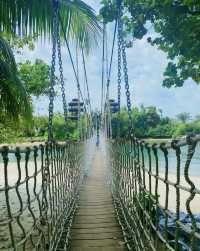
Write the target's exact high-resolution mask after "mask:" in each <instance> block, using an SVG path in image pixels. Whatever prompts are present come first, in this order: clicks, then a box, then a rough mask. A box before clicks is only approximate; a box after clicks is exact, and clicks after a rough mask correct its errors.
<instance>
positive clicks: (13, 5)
mask: <svg viewBox="0 0 200 251" xmlns="http://www.w3.org/2000/svg"><path fill="white" fill-rule="evenodd" d="M53 1H58V2H59V6H60V8H59V9H60V16H61V18H62V21H63V24H64V27H65V30H66V32H67V34H69V36H70V37H71V38H72V39H75V40H76V42H77V43H78V44H79V45H81V47H84V48H87V49H88V48H90V47H91V46H92V45H94V44H95V42H97V38H98V34H99V31H100V27H99V24H98V21H97V17H96V15H95V13H94V11H93V9H92V8H91V7H90V6H88V5H87V4H86V3H84V2H83V1H82V0H45V1H41V0H27V1H24V0H6V1H5V0H0V25H1V26H0V27H1V28H0V29H1V31H5V32H9V33H13V34H18V35H19V34H20V35H22V36H24V35H27V34H38V35H40V36H45V37H47V36H48V35H49V34H51V31H52V14H53Z"/></svg>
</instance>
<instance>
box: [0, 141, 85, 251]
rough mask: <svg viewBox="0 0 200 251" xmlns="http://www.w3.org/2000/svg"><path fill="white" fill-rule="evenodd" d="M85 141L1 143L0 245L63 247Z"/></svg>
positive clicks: (1, 248)
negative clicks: (18, 145)
mask: <svg viewBox="0 0 200 251" xmlns="http://www.w3.org/2000/svg"><path fill="white" fill-rule="evenodd" d="M83 154H84V144H83V143H80V142H79V143H77V142H67V143H64V144H57V143H52V144H49V143H47V144H45V145H40V146H34V147H26V148H24V149H20V148H16V149H9V148H8V147H3V148H1V149H0V155H1V157H0V161H1V162H0V250H2V251H3V250H66V249H67V246H68V240H69V233H70V227H71V224H72V220H73V214H74V212H75V209H76V199H77V196H78V187H79V184H80V182H81V180H82V177H83V173H82V168H81V163H82V159H83V158H82V157H83Z"/></svg>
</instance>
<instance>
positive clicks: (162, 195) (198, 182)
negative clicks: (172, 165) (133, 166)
mask: <svg viewBox="0 0 200 251" xmlns="http://www.w3.org/2000/svg"><path fill="white" fill-rule="evenodd" d="M159 175H160V176H161V177H162V178H164V173H160V174H159ZM189 177H190V179H191V180H192V182H193V183H194V184H195V187H196V188H197V189H199V190H200V177H199V176H189ZM151 180H152V192H153V194H155V178H154V177H152V179H151ZM168 180H169V181H171V182H173V183H176V175H175V174H169V176H168ZM180 185H181V186H184V187H186V188H188V189H190V185H189V184H188V183H187V182H186V180H185V178H184V176H183V175H182V176H181V179H180ZM146 186H147V189H148V186H149V178H148V175H147V174H146ZM158 194H159V203H160V204H161V206H163V207H164V206H165V200H166V184H165V183H164V182H163V181H159V182H158ZM189 197H190V193H189V192H187V191H184V190H182V189H180V210H181V211H182V212H185V213H187V209H186V201H187V200H188V199H189ZM176 199H177V196H176V188H175V187H174V186H172V185H169V200H168V209H169V210H171V211H173V212H175V210H176V204H177V203H176ZM190 208H191V211H192V213H194V214H200V194H196V195H195V197H194V199H193V200H192V201H191V203H190Z"/></svg>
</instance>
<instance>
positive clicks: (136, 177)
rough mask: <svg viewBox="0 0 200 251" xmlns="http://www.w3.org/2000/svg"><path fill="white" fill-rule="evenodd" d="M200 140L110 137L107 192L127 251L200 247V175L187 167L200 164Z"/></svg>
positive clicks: (194, 249) (186, 250)
mask: <svg viewBox="0 0 200 251" xmlns="http://www.w3.org/2000/svg"><path fill="white" fill-rule="evenodd" d="M199 141H200V137H199V136H195V137H191V136H188V137H186V138H184V139H182V140H179V141H178V140H174V141H172V142H170V143H166V144H165V143H162V144H152V145H151V144H149V143H147V142H145V141H142V140H138V139H136V138H134V139H132V140H129V141H126V140H115V141H110V145H109V149H110V151H109V152H110V162H111V163H110V165H109V166H110V172H111V177H112V178H111V184H112V193H113V198H114V204H115V209H116V212H117V216H118V219H119V222H120V225H121V227H122V230H123V233H124V238H125V242H126V245H127V247H128V249H129V250H136V251H141V250H148V251H150V250H152V251H157V250H162V251H165V250H175V251H198V250H200V175H199V176H198V177H197V176H194V175H193V174H192V170H191V169H192V168H193V167H194V165H195V164H196V166H197V163H196V162H198V165H199V164H200V158H199V156H198V151H197V150H198V149H199V148H198V147H199ZM197 148H198V149H197ZM195 150H196V152H195ZM198 170H199V166H198ZM199 173H200V172H199Z"/></svg>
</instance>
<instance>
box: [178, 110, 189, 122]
mask: <svg viewBox="0 0 200 251" xmlns="http://www.w3.org/2000/svg"><path fill="white" fill-rule="evenodd" d="M176 117H177V119H178V120H179V121H180V122H182V123H186V122H187V121H188V120H190V114H189V113H187V112H182V113H179V114H177V116H176Z"/></svg>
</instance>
